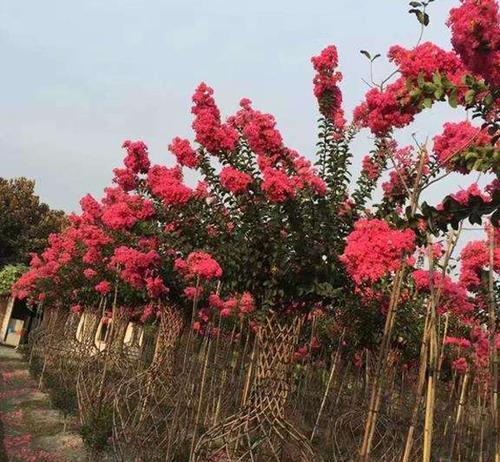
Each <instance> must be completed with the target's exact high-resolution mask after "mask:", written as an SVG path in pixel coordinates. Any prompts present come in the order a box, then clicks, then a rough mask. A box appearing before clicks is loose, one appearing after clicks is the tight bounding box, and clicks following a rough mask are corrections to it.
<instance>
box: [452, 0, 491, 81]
mask: <svg viewBox="0 0 500 462" xmlns="http://www.w3.org/2000/svg"><path fill="white" fill-rule="evenodd" d="M461 3H462V5H460V6H459V7H458V8H452V9H451V11H450V17H449V19H448V22H447V24H448V26H449V27H450V28H451V34H452V37H451V43H452V44H453V48H454V49H455V51H456V52H457V53H458V54H459V55H460V57H461V58H462V61H463V62H464V63H465V65H466V66H467V67H468V68H469V69H470V70H471V71H472V72H474V73H477V74H479V75H481V76H482V77H484V79H485V80H486V81H487V82H489V83H490V84H491V85H493V86H495V87H498V86H499V85H500V16H499V11H498V2H497V1H496V0H461Z"/></svg>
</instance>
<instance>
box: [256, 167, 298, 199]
mask: <svg viewBox="0 0 500 462" xmlns="http://www.w3.org/2000/svg"><path fill="white" fill-rule="evenodd" d="M263 177H264V181H263V182H262V185H261V188H262V190H263V191H264V193H265V194H266V196H267V198H268V199H269V200H270V201H271V202H284V201H285V200H287V199H289V198H293V197H295V185H294V182H293V180H292V179H291V178H290V177H289V176H288V175H287V174H286V173H284V172H282V171H281V170H278V169H275V168H266V169H265V170H264V171H263Z"/></svg>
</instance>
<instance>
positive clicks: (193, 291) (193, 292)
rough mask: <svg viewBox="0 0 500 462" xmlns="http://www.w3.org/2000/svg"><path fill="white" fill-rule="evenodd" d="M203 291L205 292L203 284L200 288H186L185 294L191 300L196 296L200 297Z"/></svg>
mask: <svg viewBox="0 0 500 462" xmlns="http://www.w3.org/2000/svg"><path fill="white" fill-rule="evenodd" d="M202 293H203V287H201V286H200V287H198V288H196V287H194V286H190V287H186V288H185V289H184V295H185V296H186V298H187V299H189V300H194V298H195V297H196V298H200V297H201V294H202Z"/></svg>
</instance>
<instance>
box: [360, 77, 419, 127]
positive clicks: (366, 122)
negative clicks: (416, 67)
mask: <svg viewBox="0 0 500 462" xmlns="http://www.w3.org/2000/svg"><path fill="white" fill-rule="evenodd" d="M406 92H407V89H406V84H405V82H404V80H403V79H398V80H397V81H396V82H394V83H392V84H391V85H388V86H387V88H386V89H385V90H384V91H381V90H380V89H379V88H372V89H370V90H369V91H368V92H367V93H366V95H365V101H364V102H363V103H361V104H360V105H359V106H357V107H356V108H355V109H354V113H353V116H354V121H355V122H356V123H357V124H358V125H360V126H361V127H367V128H369V129H370V130H371V131H372V133H373V134H375V135H385V134H386V133H387V132H389V131H390V130H391V129H392V128H403V127H406V126H407V125H408V124H410V123H411V122H412V121H413V118H414V117H415V114H416V113H417V112H418V108H417V107H416V106H415V105H403V104H402V102H401V99H402V98H403V97H404V96H406Z"/></svg>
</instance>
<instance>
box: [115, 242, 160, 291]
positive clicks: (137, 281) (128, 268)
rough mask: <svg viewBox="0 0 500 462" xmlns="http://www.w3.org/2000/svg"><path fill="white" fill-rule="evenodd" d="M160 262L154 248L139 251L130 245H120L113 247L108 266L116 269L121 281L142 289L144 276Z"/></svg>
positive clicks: (144, 282)
mask: <svg viewBox="0 0 500 462" xmlns="http://www.w3.org/2000/svg"><path fill="white" fill-rule="evenodd" d="M159 263H160V256H159V255H158V253H157V252H155V251H154V250H150V251H148V252H141V251H139V250H136V249H133V248H131V247H126V246H120V247H118V248H116V249H115V251H114V254H113V257H112V258H111V261H110V264H109V267H110V268H112V269H118V270H119V272H120V277H121V279H122V280H123V281H125V282H128V283H129V284H130V285H131V286H132V287H134V288H136V289H142V288H143V287H144V286H145V284H146V281H145V280H146V277H147V276H148V275H149V274H150V273H151V272H152V270H154V269H155V268H156V267H157V265H158V264H159Z"/></svg>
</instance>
